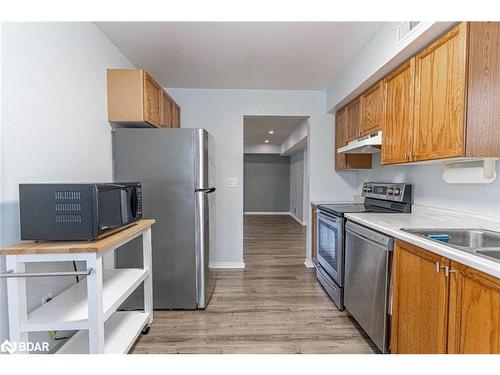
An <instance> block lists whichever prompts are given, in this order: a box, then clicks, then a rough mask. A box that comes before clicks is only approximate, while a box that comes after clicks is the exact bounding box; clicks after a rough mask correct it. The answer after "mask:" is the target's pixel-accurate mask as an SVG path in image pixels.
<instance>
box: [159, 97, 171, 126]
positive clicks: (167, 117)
mask: <svg viewBox="0 0 500 375" xmlns="http://www.w3.org/2000/svg"><path fill="white" fill-rule="evenodd" d="M161 108H162V111H161V118H162V120H161V126H162V127H164V128H171V127H172V100H171V99H170V98H169V96H168V95H167V93H165V92H164V91H163V92H162V107H161Z"/></svg>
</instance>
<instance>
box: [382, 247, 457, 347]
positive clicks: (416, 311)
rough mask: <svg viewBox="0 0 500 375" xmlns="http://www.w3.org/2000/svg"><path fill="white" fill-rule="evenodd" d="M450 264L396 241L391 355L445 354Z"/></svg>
mask: <svg viewBox="0 0 500 375" xmlns="http://www.w3.org/2000/svg"><path fill="white" fill-rule="evenodd" d="M442 266H443V267H444V266H449V260H447V259H446V258H442V257H440V256H438V255H436V254H433V253H430V252H428V251H425V250H422V249H420V248H418V247H415V246H413V245H410V244H407V243H405V242H402V241H399V240H398V241H396V244H395V248H394V263H393V291H394V292H393V306H392V332H391V352H392V353H406V354H410V353H412V354H420V353H422V354H423V353H428V354H432V353H446V339H447V315H448V311H447V310H448V309H447V307H448V291H449V288H448V278H447V277H446V275H445V272H444V270H443V269H442V268H440V267H442Z"/></svg>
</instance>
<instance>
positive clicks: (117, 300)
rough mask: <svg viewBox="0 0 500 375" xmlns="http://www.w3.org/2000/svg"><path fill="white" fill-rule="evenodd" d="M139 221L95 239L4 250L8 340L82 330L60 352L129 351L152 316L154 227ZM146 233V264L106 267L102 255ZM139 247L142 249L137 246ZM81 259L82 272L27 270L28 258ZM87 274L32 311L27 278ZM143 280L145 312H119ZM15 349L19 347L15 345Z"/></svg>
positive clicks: (24, 244) (29, 243)
mask: <svg viewBox="0 0 500 375" xmlns="http://www.w3.org/2000/svg"><path fill="white" fill-rule="evenodd" d="M154 223H155V221H154V220H140V221H138V222H137V223H136V224H134V225H132V226H130V227H128V228H125V229H124V230H122V231H119V232H117V233H114V234H112V235H109V236H107V237H104V238H102V239H98V240H96V241H78V242H75V241H73V242H63V241H50V242H32V241H23V242H21V243H20V244H18V245H16V246H12V247H8V248H4V249H1V250H0V255H5V256H6V264H7V271H6V272H5V273H3V274H1V275H0V277H3V278H7V296H8V305H9V306H8V309H9V333H10V341H11V342H14V343H18V342H27V341H28V333H29V332H39V331H58V330H78V332H77V333H76V334H75V335H73V336H72V337H71V338H70V339H69V340H68V341H67V342H66V343H65V344H64V345H63V346H62V347H61V348H60V349H59V350H58V353H127V352H128V351H129V350H130V348H131V347H132V345H133V344H134V342H135V341H136V339H137V337H138V336H139V335H140V333H141V332H142V331H148V330H149V326H150V325H151V323H152V321H153V294H152V277H151V226H152V225H153V224H154ZM141 235H142V243H143V249H142V250H143V268H140V269H109V270H108V269H104V268H103V256H105V255H106V254H109V253H110V252H113V251H115V250H116V249H118V248H119V247H120V246H122V245H123V244H125V243H127V242H129V241H131V240H133V239H134V238H136V237H138V236H141ZM138 250H139V249H138ZM68 261H83V262H85V264H86V269H85V270H84V271H75V272H40V273H36V272H26V270H25V267H26V263H38V262H68ZM44 276H61V277H64V276H86V279H85V280H81V281H80V282H78V283H75V284H74V285H72V286H71V287H70V288H68V289H66V290H65V291H63V292H62V293H61V294H59V295H57V296H56V297H55V298H53V299H52V300H50V301H49V302H48V303H46V304H43V305H42V306H40V307H39V308H37V309H35V310H34V311H32V312H30V313H29V314H28V311H27V304H26V278H28V277H44ZM142 282H144V311H117V309H118V307H119V306H120V305H121V304H122V303H123V302H124V301H125V299H126V298H127V297H128V296H129V295H130V294H131V293H132V292H133V291H134V290H135V289H136V288H137V287H139V286H140V285H141V283H142ZM16 351H17V350H16Z"/></svg>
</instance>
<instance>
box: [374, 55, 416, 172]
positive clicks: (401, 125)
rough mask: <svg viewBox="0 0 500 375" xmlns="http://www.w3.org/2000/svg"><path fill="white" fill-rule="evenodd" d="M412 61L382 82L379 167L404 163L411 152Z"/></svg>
mask: <svg viewBox="0 0 500 375" xmlns="http://www.w3.org/2000/svg"><path fill="white" fill-rule="evenodd" d="M414 78H415V59H411V60H409V61H407V62H406V63H404V64H403V65H402V66H400V67H399V68H398V69H396V70H395V71H394V72H392V73H391V74H389V76H387V77H386V78H385V79H384V80H383V82H382V85H383V90H384V98H385V99H384V111H383V112H384V114H383V117H384V120H383V124H382V159H381V163H382V164H396V163H407V162H408V161H409V156H410V152H411V150H412V137H413V106H414Z"/></svg>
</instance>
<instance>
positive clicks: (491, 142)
mask: <svg viewBox="0 0 500 375" xmlns="http://www.w3.org/2000/svg"><path fill="white" fill-rule="evenodd" d="M468 66H469V71H468V80H467V97H468V99H467V116H466V118H467V130H466V134H467V137H466V138H467V145H466V147H465V150H466V153H467V155H466V156H472V157H492V156H499V155H500V126H498V124H500V106H499V105H498V103H500V85H499V84H498V82H500V22H470V23H469V55H468Z"/></svg>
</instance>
